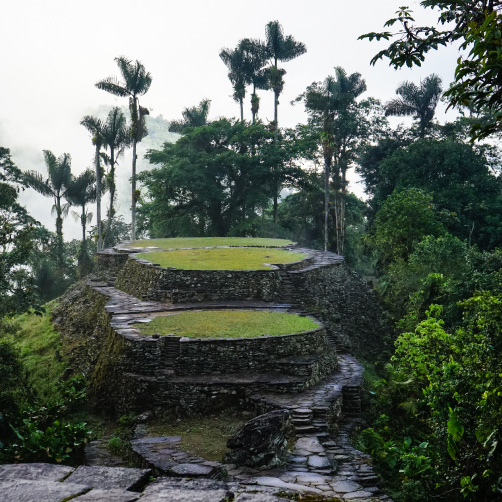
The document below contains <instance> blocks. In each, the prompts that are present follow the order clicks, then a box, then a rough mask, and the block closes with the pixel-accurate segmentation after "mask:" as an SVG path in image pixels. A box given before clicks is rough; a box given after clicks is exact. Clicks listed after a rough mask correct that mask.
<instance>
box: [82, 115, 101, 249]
mask: <svg viewBox="0 0 502 502" xmlns="http://www.w3.org/2000/svg"><path fill="white" fill-rule="evenodd" d="M80 124H81V125H83V126H84V127H85V128H86V129H87V130H88V131H89V132H90V133H91V135H92V144H93V145H94V148H95V153H94V168H95V172H96V219H97V227H98V242H97V249H98V251H101V250H102V249H103V233H102V230H101V177H102V170H101V165H100V162H99V158H100V152H101V148H102V147H103V144H104V138H103V129H104V126H103V123H102V122H101V120H99V119H98V118H96V117H93V116H92V115H86V116H85V117H84V118H83V119H82V120H81V121H80Z"/></svg>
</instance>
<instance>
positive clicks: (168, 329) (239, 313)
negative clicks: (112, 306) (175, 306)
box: [134, 310, 318, 338]
mask: <svg viewBox="0 0 502 502" xmlns="http://www.w3.org/2000/svg"><path fill="white" fill-rule="evenodd" d="M134 326H135V327H136V328H138V329H139V330H140V331H141V332H142V333H144V334H146V335H153V334H155V333H158V334H161V335H164V334H167V335H169V334H175V335H176V336H187V337H196V338H242V337H256V336H263V335H266V334H268V335H286V334H290V333H299V332H302V331H309V330H312V329H315V328H317V327H318V324H317V323H315V322H314V321H312V320H311V319H309V318H307V317H301V316H298V315H296V314H287V313H283V312H267V311H252V310H217V311H204V312H183V313H181V314H176V315H170V316H163V317H155V318H154V319H153V320H152V321H150V322H149V323H147V324H135V325H134Z"/></svg>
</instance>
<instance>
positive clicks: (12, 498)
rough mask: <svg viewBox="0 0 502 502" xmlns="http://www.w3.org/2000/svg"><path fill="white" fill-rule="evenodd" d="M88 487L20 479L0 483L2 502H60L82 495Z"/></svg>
mask: <svg viewBox="0 0 502 502" xmlns="http://www.w3.org/2000/svg"><path fill="white" fill-rule="evenodd" d="M89 489H90V486H85V485H80V484H75V483H60V482H59V481H42V480H30V479H20V480H17V481H13V480H10V481H0V493H1V494H2V502H35V501H36V502H61V501H62V500H66V499H69V498H73V497H75V496H77V495H80V494H83V493H85V492H86V491H88V490H89Z"/></svg>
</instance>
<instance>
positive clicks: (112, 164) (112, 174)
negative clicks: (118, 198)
mask: <svg viewBox="0 0 502 502" xmlns="http://www.w3.org/2000/svg"><path fill="white" fill-rule="evenodd" d="M114 202H115V149H114V148H113V147H112V146H110V206H109V208H108V219H107V222H106V230H105V247H108V246H109V244H110V231H111V227H112V218H113V203H114Z"/></svg>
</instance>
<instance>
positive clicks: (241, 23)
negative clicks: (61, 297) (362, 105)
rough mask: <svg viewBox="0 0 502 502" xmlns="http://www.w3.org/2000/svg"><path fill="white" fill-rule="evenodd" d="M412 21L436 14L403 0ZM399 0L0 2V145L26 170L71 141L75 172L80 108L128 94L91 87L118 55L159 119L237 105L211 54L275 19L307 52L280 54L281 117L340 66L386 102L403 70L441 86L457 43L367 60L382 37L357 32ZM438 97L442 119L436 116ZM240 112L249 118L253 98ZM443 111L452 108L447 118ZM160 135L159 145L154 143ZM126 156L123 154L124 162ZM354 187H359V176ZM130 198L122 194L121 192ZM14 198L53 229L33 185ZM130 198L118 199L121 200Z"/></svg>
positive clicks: (266, 102) (266, 111)
mask: <svg viewBox="0 0 502 502" xmlns="http://www.w3.org/2000/svg"><path fill="white" fill-rule="evenodd" d="M404 3H405V4H408V5H410V6H411V7H412V9H414V11H415V14H416V17H417V19H418V20H420V21H422V22H423V21H426V22H428V23H431V22H435V20H436V18H437V16H436V15H435V13H433V12H430V11H429V12H424V11H423V10H422V9H421V8H420V7H419V5H418V1H417V0H412V1H410V0H408V1H406V0H405V1H404ZM402 4H403V0H359V1H357V2H355V1H351V2H349V1H346V0H343V1H342V0H309V1H305V0H253V1H249V2H244V1H239V0H204V1H202V0H191V1H190V0H186V1H184V2H179V1H177V2H172V1H170V0H145V1H143V2H137V1H131V0H120V1H119V0H86V1H85V2H84V1H77V0H43V1H42V0H16V1H15V2H14V1H11V2H7V1H5V2H3V5H2V21H3V22H2V30H0V46H1V47H3V53H2V67H3V77H2V78H1V79H0V95H1V96H2V107H1V109H0V145H1V146H4V147H7V148H10V149H11V153H12V156H13V159H14V161H15V162H16V163H17V164H18V166H19V167H20V168H22V169H36V170H38V171H40V172H42V173H45V172H46V170H45V165H44V162H43V157H42V150H43V149H49V150H52V151H53V152H54V153H55V154H56V155H60V154H61V153H63V152H69V153H70V154H71V155H72V159H73V161H72V168H73V171H74V172H75V173H78V172H80V171H82V170H83V169H85V168H86V167H88V166H90V165H91V164H92V158H93V147H92V144H91V141H90V138H89V135H88V133H87V131H86V130H85V129H84V128H83V127H82V126H80V125H79V122H80V119H81V118H82V117H83V116H84V115H86V114H89V113H95V110H96V109H97V107H99V106H100V105H120V106H123V105H126V104H127V102H126V100H125V99H122V98H115V97H113V96H111V95H109V94H107V93H106V92H104V91H100V90H98V89H97V88H95V87H94V84H95V83H96V82H97V81H98V80H101V79H103V78H105V77H108V76H119V71H118V68H117V66H116V64H115V62H114V60H113V58H114V57H116V56H119V55H124V56H126V57H128V58H130V59H133V60H134V59H139V60H140V61H141V62H142V63H143V64H144V65H145V67H146V69H147V70H148V71H149V72H150V73H151V75H152V77H153V83H152V86H151V88H150V91H149V92H148V93H147V94H146V95H145V96H144V97H143V98H142V100H141V104H142V105H143V106H146V107H148V108H150V110H151V114H152V115H153V116H157V115H159V114H161V115H163V117H164V118H166V119H168V120H169V119H175V118H179V117H180V116H181V111H182V110H183V108H185V107H186V106H192V105H195V104H198V103H199V101H200V100H201V99H203V98H209V99H211V100H212V105H211V118H216V117H218V116H237V115H238V112H239V110H238V104H237V103H235V102H234V101H233V99H232V97H231V95H232V88H231V85H230V82H229V81H228V78H227V69H226V67H225V65H224V64H223V63H222V62H221V60H220V58H219V52H220V50H221V49H222V48H223V47H227V48H234V47H235V46H236V45H237V43H238V41H239V40H240V39H242V38H246V37H250V38H264V31H265V25H266V23H267V22H269V21H272V20H278V21H279V22H280V23H281V24H282V26H283V28H284V32H285V34H286V35H293V36H294V37H295V39H296V40H298V41H301V42H303V43H304V44H305V45H306V46H307V53H306V54H304V55H303V56H300V57H299V58H297V59H295V60H293V61H290V62H288V63H284V64H283V67H284V68H285V69H286V71H287V74H286V76H285V83H286V85H285V89H284V92H283V94H282V96H281V100H280V101H281V105H280V107H279V123H280V125H281V126H294V125H296V124H297V123H298V122H301V121H304V120H305V118H306V117H305V114H304V112H303V106H302V105H301V104H297V105H296V106H294V107H292V106H291V105H290V104H289V103H290V101H291V100H292V99H294V98H295V97H296V96H298V95H299V94H300V93H301V92H303V91H304V90H305V88H306V86H307V85H309V84H310V83H312V82H313V81H317V80H323V79H324V78H325V77H326V76H327V75H329V74H330V73H332V72H333V67H334V66H342V67H344V68H345V69H346V71H347V72H348V73H353V72H359V73H361V74H362V76H363V78H364V79H365V80H366V83H367V87H368V90H367V92H366V94H365V96H373V97H376V98H379V99H381V100H382V101H384V102H385V101H387V100H389V99H391V98H392V97H394V95H395V94H394V92H395V89H396V87H397V86H398V85H399V83H400V82H402V81H403V80H412V81H415V82H417V83H418V82H419V81H420V79H421V78H424V77H426V76H427V75H429V74H430V73H433V72H434V73H438V74H439V75H440V76H441V77H442V78H443V83H444V86H445V87H446V86H447V84H448V83H449V82H450V81H451V80H452V79H453V72H454V68H455V61H456V58H457V53H456V51H455V49H453V48H448V49H442V50H440V51H438V52H433V53H431V54H430V56H429V57H428V60H427V61H426V64H424V66H423V67H422V68H414V69H412V70H409V69H403V70H400V71H395V70H393V69H392V68H390V67H389V66H388V65H387V63H386V62H380V63H377V65H376V67H371V66H370V65H369V61H370V59H371V57H372V56H373V55H374V54H375V53H376V52H377V51H378V50H379V48H381V47H382V46H381V45H379V44H377V43H375V42H373V43H369V42H368V41H366V40H365V41H358V40H357V37H358V36H359V35H361V34H363V33H366V32H369V31H381V30H382V29H383V23H384V22H385V21H386V20H387V19H389V18H390V17H392V15H393V14H394V12H395V11H396V10H397V8H398V7H399V6H400V5H402ZM260 95H261V104H260V118H262V119H263V120H267V119H268V120H271V119H272V118H273V96H272V93H271V92H265V91H262V92H261V94H260ZM442 110H444V106H442V107H440V110H439V113H438V115H437V116H438V119H439V120H440V121H443V120H444V113H443V112H442ZM245 117H246V118H248V119H249V118H250V111H249V102H247V103H245ZM450 118H451V117H450ZM159 146H160V145H159ZM129 164H130V161H129V157H127V156H126V157H125V158H124V159H123V160H122V161H121V166H122V168H124V169H130V168H129ZM351 189H352V190H353V191H354V192H356V193H360V192H361V188H360V187H358V186H357V185H356V184H355V183H354V184H353V185H352V187H351ZM121 197H122V198H123V201H124V200H127V196H126V194H123V195H121ZM22 201H23V203H24V204H26V205H27V207H28V209H29V210H30V212H31V213H32V214H33V215H34V216H35V217H36V218H38V219H39V220H40V221H42V222H43V223H44V224H45V225H46V226H47V227H48V228H50V229H51V230H54V221H53V218H52V217H51V215H50V206H51V204H50V202H49V199H44V198H42V197H41V196H39V195H37V194H33V193H32V191H30V192H29V193H27V192H25V193H24V194H23V198H22ZM124 207H126V206H124ZM64 232H65V238H67V239H68V238H79V237H80V230H79V225H78V224H77V223H74V222H73V220H72V219H71V218H67V219H66V220H65V222H64Z"/></svg>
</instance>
